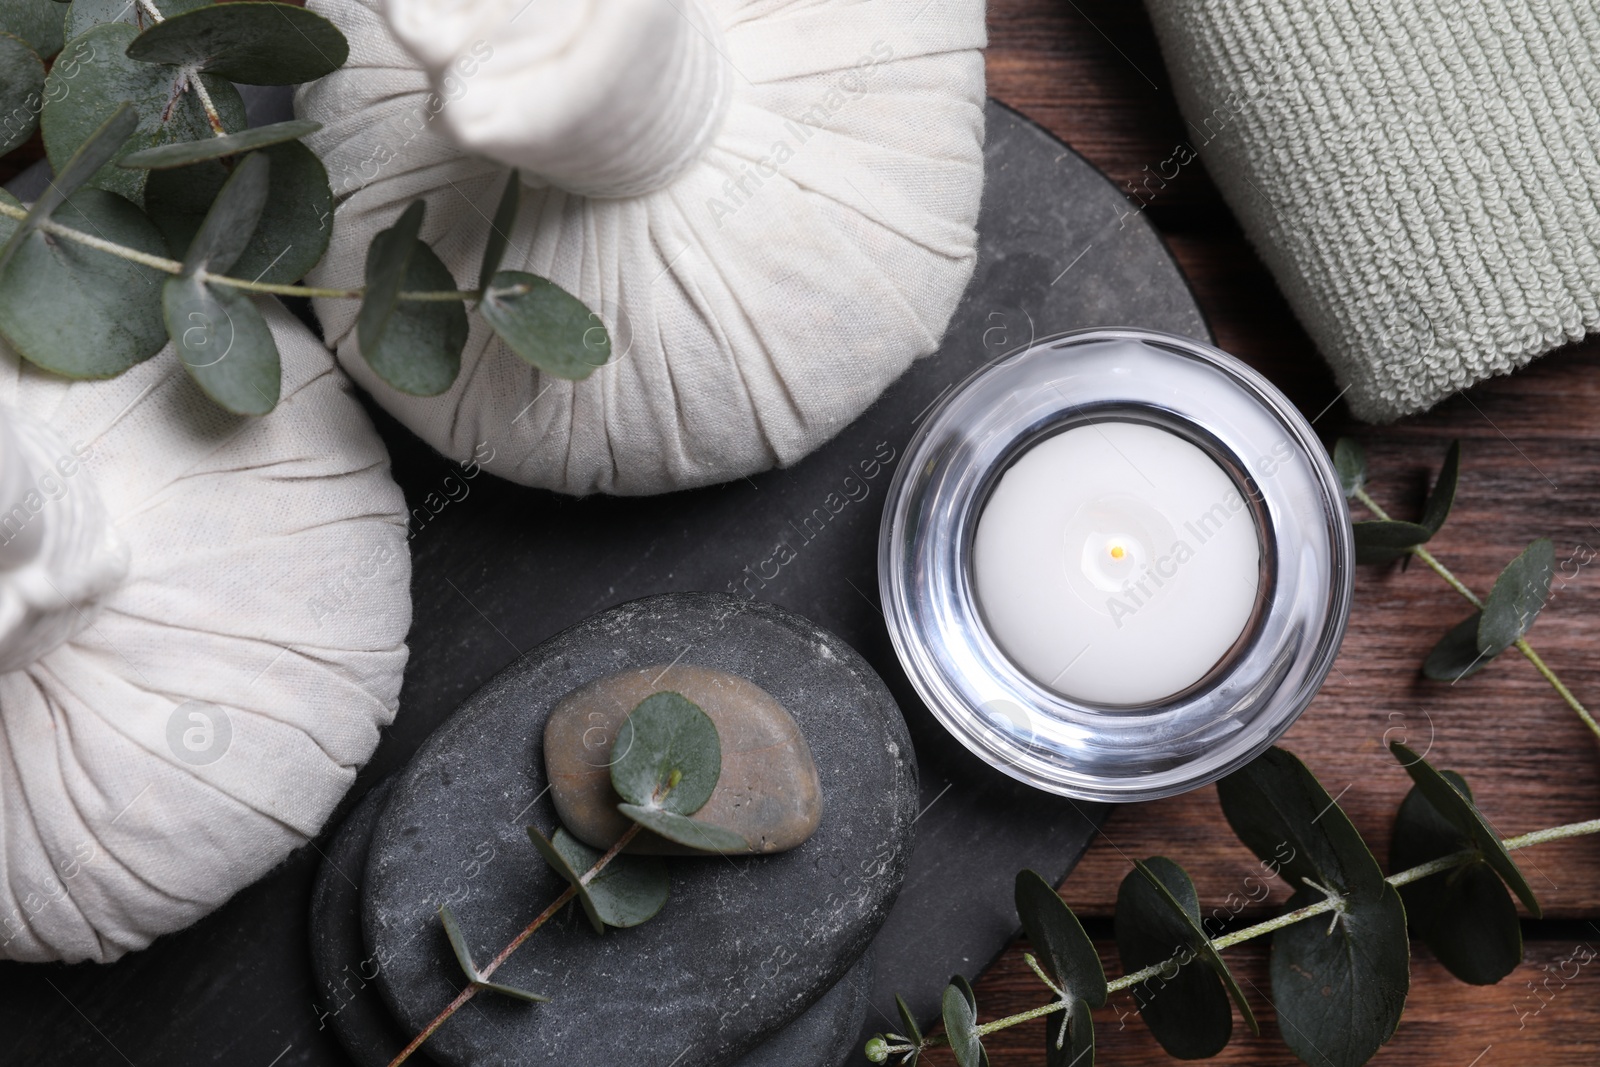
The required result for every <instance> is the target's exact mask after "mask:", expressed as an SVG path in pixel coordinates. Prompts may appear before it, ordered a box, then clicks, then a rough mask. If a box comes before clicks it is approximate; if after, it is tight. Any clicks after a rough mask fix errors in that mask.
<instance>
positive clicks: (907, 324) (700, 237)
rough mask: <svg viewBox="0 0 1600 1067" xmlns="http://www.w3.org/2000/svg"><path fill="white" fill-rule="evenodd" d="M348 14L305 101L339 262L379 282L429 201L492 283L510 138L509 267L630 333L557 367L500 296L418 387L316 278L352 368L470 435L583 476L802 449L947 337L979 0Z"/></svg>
mask: <svg viewBox="0 0 1600 1067" xmlns="http://www.w3.org/2000/svg"><path fill="white" fill-rule="evenodd" d="M309 6H310V7H311V8H312V9H313V10H315V11H317V12H319V13H321V14H323V15H325V16H327V17H328V18H330V19H332V20H333V21H334V22H335V23H337V24H338V26H339V28H340V29H341V30H343V31H344V33H345V35H346V36H347V37H348V38H349V40H350V59H349V62H348V63H347V64H346V65H345V67H344V68H343V69H341V70H338V71H335V72H334V73H333V74H331V75H329V76H327V77H325V78H323V79H321V80H320V81H317V82H315V83H312V84H311V85H309V86H306V87H305V88H303V89H302V90H301V91H300V93H299V95H298V97H297V102H296V103H297V111H298V113H299V114H300V115H301V116H302V117H305V118H310V119H315V120H317V121H318V122H321V123H322V124H323V129H322V131H321V132H320V133H317V134H315V135H313V136H311V137H309V138H307V141H308V143H309V144H310V145H311V146H312V147H313V148H314V149H315V150H316V151H317V153H318V154H319V155H320V156H321V157H322V159H323V161H324V162H325V163H326V164H327V167H328V171H329V176H330V178H331V180H332V184H333V188H334V192H335V196H336V197H337V198H339V204H338V208H337V210H336V212H335V214H334V218H333V236H332V245H331V248H330V250H329V253H328V255H327V257H326V259H325V260H324V261H323V264H322V265H321V267H319V269H318V270H317V272H316V273H315V274H314V275H313V277H312V280H313V282H314V283H315V284H317V285H323V286H330V287H339V288H352V287H357V286H359V285H361V284H362V281H363V276H364V275H363V269H364V262H365V257H366V254H367V247H368V245H369V244H370V243H371V241H372V238H373V237H374V236H375V235H376V234H377V233H379V232H380V231H381V230H383V229H384V228H386V227H388V226H390V225H392V224H393V223H394V222H395V220H396V218H397V217H398V216H399V215H400V213H401V212H402V211H403V210H404V209H405V208H406V206H407V205H408V204H409V203H410V202H411V201H413V200H416V199H419V198H420V199H422V200H424V201H425V202H426V204H427V216H426V221H425V224H424V227H423V230H422V234H421V236H422V239H423V240H424V241H426V242H427V243H428V244H430V245H431V246H432V247H433V249H434V250H435V251H436V252H437V253H438V254H439V256H440V258H441V259H442V260H443V262H444V263H445V264H446V265H447V266H448V267H449V268H450V272H451V274H452V275H453V276H454V277H455V279H456V282H457V284H458V285H463V286H470V285H472V284H475V282H476V278H477V267H478V263H479V261H480V259H481V257H482V254H483V249H484V245H485V242H486V240H487V238H488V235H489V232H490V222H489V220H490V217H491V216H492V215H493V214H494V211H495V204H496V202H497V200H498V198H499V195H500V191H501V188H502V187H503V186H504V184H505V182H506V180H507V176H508V174H509V173H510V170H511V168H512V167H516V168H519V171H520V173H521V175H522V177H523V182H524V185H525V189H524V193H523V198H522V205H521V210H520V213H519V215H518V217H517V223H516V225H515V227H514V228H513V229H512V230H511V231H510V232H509V233H508V235H507V236H508V237H509V249H508V251H507V253H506V257H505V260H504V263H503V265H504V267H505V268H507V269H510V270H522V271H526V272H529V273H532V274H535V275H539V276H541V277H545V278H548V279H549V280H551V281H552V282H554V283H556V284H557V285H559V286H561V287H562V288H563V289H565V290H567V291H568V292H570V293H572V294H573V295H575V296H576V297H577V298H578V299H579V300H581V301H582V302H583V303H584V304H585V305H586V306H588V307H589V308H590V309H592V310H593V311H594V312H595V313H596V314H597V315H598V316H599V319H600V321H601V322H602V323H603V324H604V326H605V328H606V329H607V331H608V332H609V335H610V341H611V358H610V361H609V362H608V363H607V364H606V365H604V366H603V367H601V368H600V369H598V370H596V371H595V372H594V373H592V374H591V375H589V377H587V378H586V379H584V380H582V381H576V382H574V381H568V380H565V379H561V378H556V377H553V376H551V375H549V374H545V373H542V372H540V371H539V370H538V369H536V368H535V367H533V366H532V365H531V364H530V363H527V362H524V361H523V360H521V359H519V358H518V357H517V356H516V355H515V354H514V353H512V352H511V351H510V350H509V349H508V348H506V346H505V345H504V344H503V343H502V342H501V341H499V340H498V339H497V338H496V337H495V335H494V334H493V333H492V332H491V331H490V329H489V328H488V326H487V325H486V324H485V323H484V322H483V321H482V319H481V318H480V317H479V316H478V315H476V314H474V315H473V316H471V330H470V335H469V338H468V341H467V345H466V350H465V352H464V353H463V355H462V364H461V372H460V375H459V377H458V378H457V379H456V381H455V384H454V385H453V386H452V387H451V388H450V389H449V390H448V391H447V392H446V393H444V394H443V395H441V396H437V397H431V398H429V397H416V396H409V395H405V394H403V393H400V392H398V391H397V390H395V389H393V388H391V387H390V386H389V385H387V384H385V383H384V382H382V381H381V380H379V379H378V377H377V375H375V374H374V373H373V371H372V369H371V368H370V367H369V366H368V365H367V364H366V362H365V361H364V360H363V358H362V356H361V353H360V351H359V349H358V344H357V339H356V337H355V335H354V334H355V331H354V325H355V320H356V312H357V307H356V302H355V301H351V300H325V301H319V302H318V304H317V313H318V315H319V316H320V317H321V320H322V324H323V327H324V331H325V334H326V340H327V343H328V344H329V345H331V346H334V347H336V348H337V350H338V352H339V358H340V360H341V361H342V362H343V363H344V365H345V367H346V369H347V370H349V372H350V374H351V376H352V377H354V378H355V379H356V380H357V381H359V382H361V383H362V384H363V385H364V386H366V387H367V388H368V389H369V390H371V392H372V394H373V395H374V396H375V397H376V398H377V399H378V401H379V403H381V404H383V405H384V406H385V407H386V408H388V409H389V410H390V411H392V412H393V413H394V414H395V415H396V416H398V417H399V418H400V419H401V421H403V422H404V423H406V424H407V425H408V426H410V427H411V428H412V429H413V430H415V431H416V432H417V433H418V434H420V435H421V436H422V437H423V438H424V439H426V440H427V441H428V442H429V443H431V444H432V445H433V446H434V447H436V448H438V449H439V450H440V451H442V452H444V453H445V454H447V455H449V456H452V457H454V458H456V459H458V460H462V461H465V460H467V459H469V458H470V457H471V456H472V455H473V453H474V449H475V448H477V447H478V446H479V445H480V444H487V445H489V446H491V447H492V448H493V454H494V457H495V458H494V459H493V460H491V461H489V462H488V463H487V464H485V465H486V466H487V467H488V469H490V470H491V471H493V472H495V473H497V474H500V475H502V476H504V477H506V478H510V479H512V480H514V481H518V482H521V483H524V484H527V485H537V486H543V487H547V488H551V489H557V490H561V491H564V492H569V493H590V492H596V491H600V492H610V493H624V494H642V493H657V492H663V491H666V490H669V489H676V488H683V487H687V486H694V485H702V484H706V483H709V482H716V481H722V480H726V479H729V478H734V477H738V476H740V475H744V474H749V473H752V472H754V471H758V470H763V469H766V468H768V467H771V466H773V465H774V464H778V465H787V464H790V463H793V462H795V461H796V460H798V459H800V458H801V457H802V456H804V455H806V453H808V452H809V451H811V450H812V449H814V448H816V447H817V446H818V445H820V444H821V443H822V442H824V441H826V440H827V439H828V438H829V437H831V436H832V435H833V434H835V433H836V432H837V431H838V430H840V429H841V428H843V427H844V426H845V425H846V424H847V423H849V422H850V420H852V419H854V418H855V417H856V416H857V415H859V414H860V413H861V412H862V411H863V410H864V409H865V408H866V407H867V405H868V404H870V403H871V402H872V401H873V400H874V399H875V398H876V397H877V395H878V394H879V393H880V392H881V391H882V390H883V389H884V388H885V387H886V386H887V385H888V384H889V383H890V382H891V381H893V380H894V379H895V378H896V377H897V376H898V375H899V374H900V373H901V372H903V371H904V370H905V369H906V368H907V367H908V366H909V365H910V363H911V361H912V360H913V359H915V358H917V357H919V356H922V355H925V354H927V353H929V352H931V351H933V350H934V348H935V347H937V345H938V343H939V340H940V338H941V337H942V335H943V333H944V330H945V327H946V325H947V324H948V322H949V319H950V316H951V314H952V312H953V311H954V309H955V306H956V303H957V301H958V300H959V299H960V296H961V292H962V290H963V288H964V287H965V285H966V282H967V279H968V277H969V276H970V274H971V272H972V267H973V263H974V260H975V256H976V237H975V233H974V229H973V227H974V223H975V222H976V219H977V214H978V200H979V193H980V191H981V187H982V180H983V160H982V141H983V96H984V93H983V59H982V56H981V55H980V53H979V49H980V48H981V47H982V46H983V44H984V42H985V37H984V33H985V31H984V5H983V4H982V3H981V2H980V0H866V2H826V0H764V2H748V0H704V2H702V0H590V2H571V3H560V4H548V3H535V4H529V3H527V0H464V2H462V0H389V3H388V4H387V5H386V8H385V9H383V10H380V5H379V3H378V0H311V2H310V5H309Z"/></svg>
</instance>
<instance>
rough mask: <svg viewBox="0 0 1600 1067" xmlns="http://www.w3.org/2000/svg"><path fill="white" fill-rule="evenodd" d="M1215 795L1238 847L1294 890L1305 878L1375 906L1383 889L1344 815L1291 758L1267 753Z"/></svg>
mask: <svg viewBox="0 0 1600 1067" xmlns="http://www.w3.org/2000/svg"><path fill="white" fill-rule="evenodd" d="M1217 797H1218V799H1220V800H1221V801H1222V812H1223V814H1224V815H1225V816H1226V817H1227V820H1228V824H1229V825H1230V826H1232V827H1233V832H1234V833H1235V834H1237V835H1239V839H1240V840H1241V841H1243V842H1244V844H1245V846H1246V847H1247V848H1249V849H1250V851H1251V852H1253V853H1255V855H1256V857H1257V858H1258V859H1260V860H1262V861H1263V862H1264V863H1268V864H1271V865H1273V866H1274V867H1275V868H1276V869H1277V870H1278V872H1279V873H1280V874H1281V875H1282V876H1283V878H1284V880H1285V881H1287V882H1288V883H1289V884H1290V885H1291V886H1294V887H1295V888H1296V889H1299V888H1302V887H1303V886H1304V885H1305V881H1306V879H1310V880H1312V881H1315V882H1318V883H1320V884H1321V885H1324V886H1327V887H1329V888H1331V889H1334V890H1335V891H1337V892H1339V893H1341V894H1343V895H1345V896H1346V897H1352V898H1355V897H1359V898H1362V899H1367V900H1374V899H1377V897H1379V896H1380V895H1381V894H1382V892H1383V889H1384V887H1385V886H1386V885H1387V884H1388V883H1386V882H1385V881H1384V877H1383V871H1382V870H1381V869H1380V868H1379V867H1378V861H1377V860H1376V859H1374V858H1373V855H1372V852H1371V850H1369V849H1368V848H1367V845H1366V842H1365V841H1363V840H1362V839H1361V835H1360V834H1359V833H1357V832H1356V828H1355V826H1354V825H1353V824H1352V823H1351V822H1350V819H1349V817H1348V816H1347V815H1345V813H1344V811H1343V809H1341V808H1340V807H1339V806H1338V805H1337V804H1336V803H1334V800H1333V798H1332V797H1330V796H1329V795H1328V792H1327V790H1325V789H1323V788H1322V783H1321V782H1319V781H1317V779H1316V776H1315V775H1313V774H1312V773H1311V771H1310V770H1309V769H1308V768H1307V767H1306V765H1305V764H1303V763H1301V762H1300V760H1299V759H1298V758H1296V757H1295V755H1294V754H1293V753H1291V752H1289V751H1287V750H1285V749H1282V748H1277V747H1273V748H1269V749H1267V751H1265V752H1263V753H1262V754H1261V755H1260V756H1258V757H1256V759H1254V760H1253V761H1251V762H1250V763H1248V764H1246V765H1245V766H1244V767H1243V768H1242V769H1240V770H1237V771H1235V772H1234V773H1232V774H1230V775H1228V776H1227V777H1226V778H1224V779H1222V780H1221V781H1220V782H1218V783H1217Z"/></svg>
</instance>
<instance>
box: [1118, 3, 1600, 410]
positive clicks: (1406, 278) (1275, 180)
mask: <svg viewBox="0 0 1600 1067" xmlns="http://www.w3.org/2000/svg"><path fill="white" fill-rule="evenodd" d="M1146 3H1147V6H1148V8H1149V10H1150V13H1151V18H1152V19H1153V21H1154V23H1155V27H1156V32H1157V35H1158V36H1159V38H1160V40H1161V48H1162V52H1163V54H1164V56H1165V58H1166V62H1167V68H1168V70H1169V72H1170V74H1171V76H1172V78H1173V81H1174V83H1175V86H1176V89H1177V94H1178V103H1179V106H1180V108H1181V109H1182V111H1183V115H1184V118H1185V119H1186V121H1187V123H1188V125H1189V127H1190V133H1191V134H1192V135H1193V137H1194V141H1193V144H1194V145H1195V147H1196V148H1197V149H1198V151H1199V155H1200V157H1201V158H1202V159H1203V160H1204V161H1205V163H1206V167H1207V169H1208V170H1209V171H1210V173H1211V175H1212V177H1213V178H1214V179H1215V180H1216V182H1217V184H1218V185H1219V186H1220V187H1221V189H1222V193H1223V196H1224V197H1225V198H1226V199H1227V201H1228V203H1229V205H1230V206H1231V207H1232V208H1233V210H1234V213H1235V214H1236V215H1237V216H1238V217H1239V219H1240V221H1241V223H1242V224H1243V226H1244V229H1245V232H1246V233H1247V234H1248V236H1249V238H1250V240H1251V241H1252V242H1253V243H1254V244H1255V246H1256V248H1257V249H1258V250H1259V252H1260V254H1261V256H1262V258H1263V259H1264V260H1265V261H1266V263H1267V266H1268V267H1269V268H1270V269H1271V271H1272V273H1273V275H1274V276H1275V277H1276V278H1277V281H1278V284H1279V286H1280V287H1281V288H1282V289H1283V292H1284V294H1285V295H1286V296H1287V297H1288V300H1289V303H1290V304H1291V305H1292V306H1293V308H1294V310H1295V313H1296V314H1297V315H1298V316H1299V318H1300V321H1301V322H1302V323H1303V324H1304V325H1305V328H1306V330H1307V332H1309V333H1310V335H1311V337H1312V339H1313V340H1314V341H1315V342H1316V343H1317V346H1318V347H1319V348H1320V349H1321V350H1322V353H1323V355H1324V356H1326V357H1327V359H1328V361H1329V362H1330V363H1331V364H1332V365H1333V368H1334V372H1335V374H1336V375H1337V376H1338V378H1339V384H1340V385H1341V386H1342V387H1344V388H1346V389H1347V390H1348V394H1347V395H1348V399H1349V402H1350V406H1351V408H1352V410H1353V411H1354V412H1355V413H1356V415H1357V416H1358V417H1360V418H1362V419H1366V420H1369V421H1387V420H1390V419H1394V418H1398V417H1399V416H1401V415H1406V414H1409V413H1411V412H1415V411H1421V410H1423V409H1425V408H1428V407H1430V406H1432V405H1433V404H1435V403H1437V402H1438V401H1439V400H1441V399H1443V398H1444V397H1446V396H1448V395H1450V394H1451V393H1453V392H1454V391H1456V390H1458V389H1463V388H1466V387H1467V386H1469V385H1472V384H1473V383H1474V382H1477V381H1481V380H1482V379H1484V378H1487V377H1489V376H1491V375H1495V374H1504V373H1506V372H1508V371H1512V370H1515V369H1517V368H1518V367H1521V366H1523V365H1524V364H1526V363H1527V362H1528V361H1529V360H1531V359H1533V358H1534V357H1535V356H1538V355H1541V354H1542V353H1545V352H1548V351H1550V350H1551V349H1553V348H1556V347H1559V346H1560V345H1563V344H1566V343H1568V342H1571V341H1576V340H1578V339H1580V338H1582V337H1583V336H1584V335H1585V334H1586V333H1588V332H1590V331H1592V330H1595V329H1596V328H1600V254H1597V248H1600V159H1597V153H1596V144H1597V142H1600V106H1597V102H1600V65H1597V64H1596V51H1597V49H1600V5H1597V4H1596V3H1594V0H1545V2H1539V0H1146Z"/></svg>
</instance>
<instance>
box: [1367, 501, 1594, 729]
mask: <svg viewBox="0 0 1600 1067" xmlns="http://www.w3.org/2000/svg"><path fill="white" fill-rule="evenodd" d="M1353 495H1354V496H1355V498H1356V499H1357V500H1359V501H1361V503H1362V504H1363V505H1365V506H1366V508H1367V510H1368V511H1370V512H1372V514H1373V515H1375V516H1376V517H1377V518H1378V519H1380V520H1382V521H1384V522H1392V521H1393V519H1392V518H1391V517H1390V515H1389V513H1388V512H1387V511H1385V510H1384V509H1383V508H1382V507H1381V506H1380V505H1379V504H1378V502H1377V501H1376V500H1374V499H1372V496H1371V494H1369V493H1368V492H1367V490H1366V487H1365V486H1357V487H1356V490H1355V493H1354V494H1353ZM1410 551H1411V553H1412V554H1413V555H1414V556H1416V557H1417V558H1418V559H1420V560H1421V561H1422V562H1423V563H1425V564H1427V565H1428V567H1429V569H1430V570H1432V571H1433V572H1434V573H1435V574H1437V575H1438V576H1439V577H1441V578H1443V579H1444V580H1445V582H1446V583H1447V584H1448V585H1449V586H1450V588H1452V589H1454V590H1455V591H1456V592H1458V593H1460V594H1461V596H1462V597H1463V598H1465V599H1466V601H1467V602H1468V603H1469V604H1471V605H1472V606H1473V607H1475V608H1477V609H1478V610H1480V611H1481V610H1483V600H1482V598H1480V597H1479V596H1478V595H1477V594H1476V593H1474V592H1473V591H1472V590H1471V589H1470V588H1468V587H1467V585H1466V583H1464V582H1463V581H1462V580H1461V579H1459V578H1457V577H1456V576H1455V575H1454V574H1453V573H1451V571H1450V568H1448V567H1446V566H1445V565H1444V564H1443V563H1441V562H1440V561H1439V559H1438V557H1437V556H1435V555H1434V554H1433V553H1432V552H1429V551H1428V546H1427V545H1414V546H1412V547H1411V549H1410ZM1515 645H1516V648H1517V651H1518V652H1521V653H1522V654H1523V656H1524V657H1526V658H1527V660H1528V662H1529V663H1532V664H1533V666H1534V668H1535V669H1536V670H1538V672H1539V673H1540V674H1541V675H1543V676H1544V679H1545V681H1547V682H1549V683H1550V685H1551V686H1552V687H1553V688H1554V689H1555V691H1556V693H1557V694H1558V695H1559V696H1560V697H1561V699H1562V700H1564V701H1565V702H1566V704H1567V706H1568V707H1570V708H1571V709H1572V710H1573V711H1575V712H1577V713H1578V717H1579V718H1580V719H1582V720H1583V722H1584V725H1585V726H1587V727H1589V729H1590V730H1591V731H1592V732H1593V733H1594V734H1595V735H1596V736H1600V722H1596V721H1595V719H1594V716H1593V715H1591V714H1590V713H1589V709H1588V708H1586V707H1584V706H1583V704H1582V703H1581V702H1580V701H1579V700H1578V698H1577V697H1576V696H1574V695H1573V693H1572V690H1570V689H1568V688H1567V686H1566V684H1565V683H1564V682H1562V681H1561V679H1560V678H1559V677H1557V676H1556V673H1555V671H1553V670H1551V669H1550V667H1549V666H1548V665H1547V664H1546V663H1545V661H1544V660H1543V658H1541V657H1540V655H1539V654H1538V653H1537V652H1535V651H1534V650H1533V646H1532V645H1530V644H1529V643H1528V639H1527V638H1526V637H1519V638H1517V640H1516V642H1515Z"/></svg>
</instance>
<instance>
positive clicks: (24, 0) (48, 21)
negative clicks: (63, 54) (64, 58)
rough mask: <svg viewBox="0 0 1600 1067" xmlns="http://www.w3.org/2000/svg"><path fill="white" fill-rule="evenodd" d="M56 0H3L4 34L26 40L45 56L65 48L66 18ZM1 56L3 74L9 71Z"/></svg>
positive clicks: (0, 26)
mask: <svg viewBox="0 0 1600 1067" xmlns="http://www.w3.org/2000/svg"><path fill="white" fill-rule="evenodd" d="M61 12H62V9H61V6H60V5H59V4H57V3H56V2H55V0H0V34H5V33H8V34H10V35H11V36H13V37H16V38H19V39H21V40H22V41H25V42H26V43H27V45H28V47H29V48H31V49H32V50H33V51H34V52H36V53H37V54H38V55H39V57H40V58H41V59H49V58H50V57H52V56H54V55H55V54H56V53H57V52H59V51H61V45H62V44H63V42H64V40H65V38H64V37H63V36H62V28H63V26H64V24H65V21H66V20H65V19H64V18H63V17H62V14H61ZM5 69H6V68H5V66H4V65H3V60H0V77H3V76H4V75H3V72H4V71H5Z"/></svg>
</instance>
